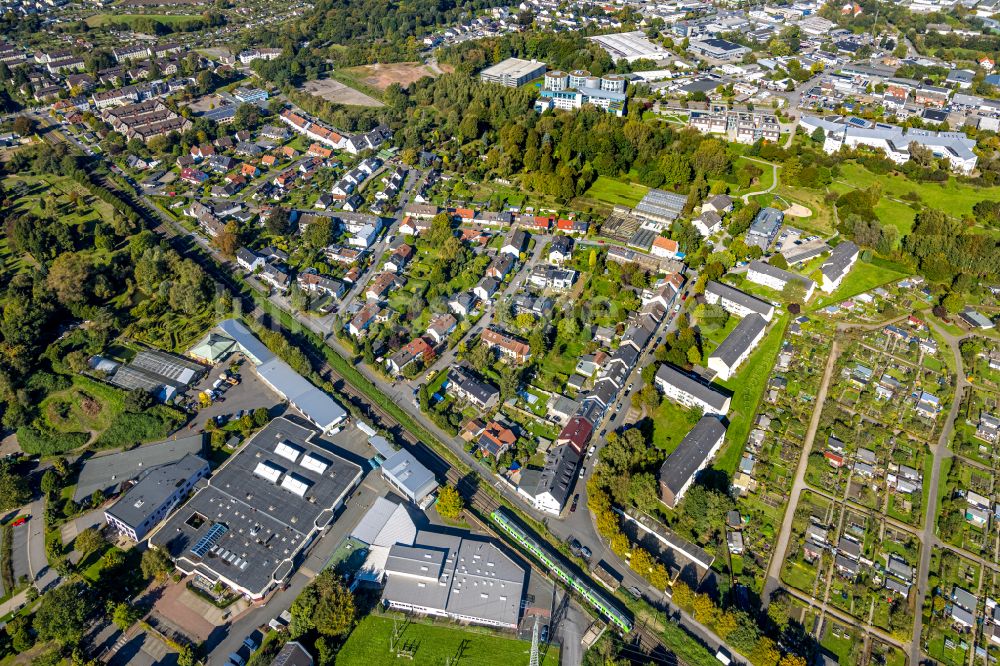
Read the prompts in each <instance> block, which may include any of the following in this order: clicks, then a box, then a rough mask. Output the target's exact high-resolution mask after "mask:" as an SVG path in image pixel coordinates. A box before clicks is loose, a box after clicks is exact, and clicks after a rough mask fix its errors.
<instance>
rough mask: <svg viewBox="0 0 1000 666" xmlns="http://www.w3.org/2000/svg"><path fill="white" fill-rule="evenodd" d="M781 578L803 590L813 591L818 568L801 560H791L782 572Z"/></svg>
mask: <svg viewBox="0 0 1000 666" xmlns="http://www.w3.org/2000/svg"><path fill="white" fill-rule="evenodd" d="M781 580H783V581H784V582H786V583H788V584H789V585H791V586H792V587H794V588H796V589H798V590H802V591H803V592H808V593H812V589H813V585H814V584H815V582H816V569H815V568H814V567H811V566H808V565H806V564H802V563H800V562H789V563H788V564H787V565H786V566H785V567H784V568H783V569H782V572H781Z"/></svg>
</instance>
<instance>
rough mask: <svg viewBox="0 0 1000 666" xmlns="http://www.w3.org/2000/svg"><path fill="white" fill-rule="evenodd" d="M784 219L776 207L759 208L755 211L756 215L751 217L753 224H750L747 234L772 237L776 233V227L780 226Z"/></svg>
mask: <svg viewBox="0 0 1000 666" xmlns="http://www.w3.org/2000/svg"><path fill="white" fill-rule="evenodd" d="M784 220H785V214H784V213H782V212H781V211H780V210H778V209H777V208H771V207H767V208H761V209H760V211H759V212H758V213H757V217H755V218H754V219H753V224H751V225H750V229H749V230H748V231H747V234H748V235H749V234H754V235H757V236H766V237H768V238H773V237H774V236H775V235H776V234H777V233H778V229H780V228H781V223H782V222H784Z"/></svg>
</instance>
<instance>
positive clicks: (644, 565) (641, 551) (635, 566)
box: [629, 546, 653, 576]
mask: <svg viewBox="0 0 1000 666" xmlns="http://www.w3.org/2000/svg"><path fill="white" fill-rule="evenodd" d="M629 566H631V567H632V570H633V571H635V572H636V573H637V574H639V575H640V576H648V575H649V572H650V570H651V569H652V568H653V556H652V555H650V554H649V551H648V550H646V549H645V548H640V547H639V546H636V547H635V548H633V549H632V559H631V560H630V561H629Z"/></svg>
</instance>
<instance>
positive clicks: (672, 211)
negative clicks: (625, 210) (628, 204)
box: [635, 189, 687, 220]
mask: <svg viewBox="0 0 1000 666" xmlns="http://www.w3.org/2000/svg"><path fill="white" fill-rule="evenodd" d="M686 203H687V195H685V194H674V193H673V192H667V191H665V190H656V189H654V190H650V191H649V192H646V195H645V196H644V197H643V198H642V201H640V202H639V203H638V204H636V207H635V213H636V215H639V216H643V215H651V216H653V217H662V218H668V219H671V220H672V219H674V218H675V217H677V216H678V215H680V213H681V211H682V210H684V205H685V204H686Z"/></svg>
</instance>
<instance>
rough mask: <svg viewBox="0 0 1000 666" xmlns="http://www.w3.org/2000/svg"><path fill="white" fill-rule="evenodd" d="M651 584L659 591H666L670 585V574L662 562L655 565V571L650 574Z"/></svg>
mask: <svg viewBox="0 0 1000 666" xmlns="http://www.w3.org/2000/svg"><path fill="white" fill-rule="evenodd" d="M649 583H650V585H652V586H653V587H655V588H656V589H658V590H666V589H667V585H669V584H670V572H669V571H667V567H666V566H664V565H663V563H662V562H657V563H656V564H654V565H653V570H652V571H650V572H649Z"/></svg>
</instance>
